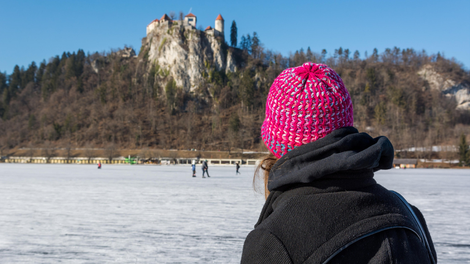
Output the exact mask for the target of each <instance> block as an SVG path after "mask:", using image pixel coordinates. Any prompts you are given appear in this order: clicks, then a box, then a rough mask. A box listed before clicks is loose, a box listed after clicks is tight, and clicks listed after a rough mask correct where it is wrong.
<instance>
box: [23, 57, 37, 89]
mask: <svg viewBox="0 0 470 264" xmlns="http://www.w3.org/2000/svg"><path fill="white" fill-rule="evenodd" d="M37 69H38V67H37V66H36V63H35V62H34V61H33V62H32V63H31V64H30V65H29V67H28V69H27V70H26V71H25V72H24V74H23V78H21V87H22V88H25V87H26V85H28V83H30V82H34V81H36V71H37Z"/></svg>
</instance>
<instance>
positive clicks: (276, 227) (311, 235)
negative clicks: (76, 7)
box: [241, 127, 436, 263]
mask: <svg viewBox="0 0 470 264" xmlns="http://www.w3.org/2000/svg"><path fill="white" fill-rule="evenodd" d="M393 154H394V151H393V146H392V144H391V143H390V141H389V140H388V139H387V138H386V137H378V138H372V137H370V136H369V135H367V134H365V133H358V131H357V130H356V129H355V128H352V127H346V128H341V129H338V130H335V131H333V132H332V133H330V134H329V135H327V136H325V137H324V138H322V139H319V140H317V141H315V142H312V143H309V144H306V145H303V146H300V147H298V148H296V149H294V150H292V151H290V152H289V153H287V154H285V155H284V156H283V157H282V158H280V159H279V160H278V161H277V162H276V164H275V165H274V166H273V168H272V169H271V171H270V174H269V181H268V189H269V190H270V192H271V193H270V195H269V196H268V198H267V200H266V203H265V205H264V207H263V209H262V211H261V215H260V217H259V220H258V222H257V223H256V225H255V229H254V230H253V231H252V232H250V234H249V235H248V237H247V238H246V241H245V244H244V247H243V254H242V259H241V262H242V263H432V261H431V259H434V260H436V252H435V250H434V246H433V243H432V240H431V237H430V235H429V232H428V229H427V226H426V223H425V221H424V218H423V216H422V214H421V212H419V210H418V209H417V208H415V207H412V208H413V209H412V210H413V213H414V214H415V217H414V216H413V213H412V212H411V209H410V208H408V207H407V205H406V203H405V202H403V201H402V200H401V199H400V198H398V196H397V195H395V194H393V193H392V192H390V191H388V190H387V189H385V188H384V187H382V186H381V185H379V184H377V183H376V181H375V180H374V178H373V176H374V171H377V170H379V169H389V168H391V167H392V163H393ZM416 218H418V219H419V222H420V224H421V226H422V229H421V231H422V233H420V232H419V231H420V226H419V225H418V224H417V223H416V221H415V219H416ZM424 233H425V235H423V234H424ZM420 234H421V235H420ZM425 241H428V245H429V246H428V247H426V245H425V243H424V242H425Z"/></svg>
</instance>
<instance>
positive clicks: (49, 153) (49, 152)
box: [42, 141, 55, 163]
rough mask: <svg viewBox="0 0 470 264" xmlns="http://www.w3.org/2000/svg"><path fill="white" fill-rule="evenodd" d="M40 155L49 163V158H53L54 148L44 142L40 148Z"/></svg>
mask: <svg viewBox="0 0 470 264" xmlns="http://www.w3.org/2000/svg"><path fill="white" fill-rule="evenodd" d="M42 155H43V156H44V157H45V158H46V159H47V163H49V161H50V159H51V157H54V156H55V148H53V146H52V144H51V142H50V141H46V142H44V145H43V147H42Z"/></svg>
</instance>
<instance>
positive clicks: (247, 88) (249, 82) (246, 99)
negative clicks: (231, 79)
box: [240, 70, 255, 107]
mask: <svg viewBox="0 0 470 264" xmlns="http://www.w3.org/2000/svg"><path fill="white" fill-rule="evenodd" d="M251 77H252V76H251V72H250V70H245V71H244V72H243V77H242V80H241V87H240V99H241V101H242V104H243V106H248V107H249V106H251V105H252V104H253V97H254V93H255V85H254V83H253V78H251Z"/></svg>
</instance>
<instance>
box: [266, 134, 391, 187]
mask: <svg viewBox="0 0 470 264" xmlns="http://www.w3.org/2000/svg"><path fill="white" fill-rule="evenodd" d="M393 156H394V150H393V146H392V143H391V142H390V141H389V140H388V138H386V137H383V136H382V137H377V138H372V137H371V136H369V135H368V134H366V133H359V132H358V131H357V129H356V128H354V127H343V128H340V129H337V130H335V131H333V132H331V133H330V134H328V135H327V136H325V137H323V138H321V139H319V140H317V141H314V142H311V143H308V144H305V145H303V146H300V147H297V148H295V149H294V150H292V151H290V152H288V153H287V154H285V155H284V156H282V157H281V158H280V159H279V160H278V161H277V162H276V164H274V166H273V167H272V169H271V172H270V173H269V181H268V190H269V191H273V190H277V189H281V188H282V187H285V186H288V185H296V184H308V183H311V182H313V181H315V180H318V179H320V178H324V177H325V176H329V175H334V174H338V173H344V172H350V173H354V172H359V171H366V170H368V171H371V172H372V171H377V170H380V169H390V168H392V165H393Z"/></svg>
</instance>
